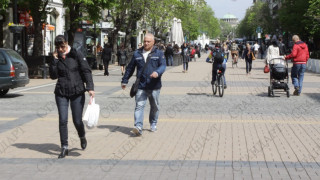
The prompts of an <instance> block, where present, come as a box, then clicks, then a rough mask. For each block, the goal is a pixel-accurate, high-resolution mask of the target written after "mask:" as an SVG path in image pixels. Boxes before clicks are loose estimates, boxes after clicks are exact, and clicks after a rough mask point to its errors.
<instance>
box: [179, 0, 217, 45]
mask: <svg viewBox="0 0 320 180" xmlns="http://www.w3.org/2000/svg"><path fill="white" fill-rule="evenodd" d="M174 14H175V16H176V17H177V18H178V19H181V21H182V29H183V32H184V33H185V34H186V33H188V36H190V40H194V39H197V37H198V35H200V34H202V33H206V35H208V36H209V37H210V38H216V37H217V36H219V34H220V33H221V30H220V26H219V21H218V19H217V18H215V17H214V12H213V11H212V9H211V8H210V7H209V6H208V5H207V4H206V3H205V1H202V0H197V1H189V0H184V1H179V2H178V3H177V6H176V7H175V9H174Z"/></svg>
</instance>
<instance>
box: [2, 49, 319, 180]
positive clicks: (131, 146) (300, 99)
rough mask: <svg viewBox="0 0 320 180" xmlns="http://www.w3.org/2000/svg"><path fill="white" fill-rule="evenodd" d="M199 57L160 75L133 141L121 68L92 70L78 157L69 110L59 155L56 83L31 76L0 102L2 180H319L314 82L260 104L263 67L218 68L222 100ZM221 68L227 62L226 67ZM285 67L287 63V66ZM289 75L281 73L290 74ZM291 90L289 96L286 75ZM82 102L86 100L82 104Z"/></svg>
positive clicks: (264, 90)
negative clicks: (154, 116)
mask: <svg viewBox="0 0 320 180" xmlns="http://www.w3.org/2000/svg"><path fill="white" fill-rule="evenodd" d="M206 56H207V55H206V54H202V56H201V58H198V59H197V60H196V62H194V61H193V62H189V70H188V72H187V73H183V72H182V70H183V68H182V66H181V65H180V66H168V67H167V69H166V71H165V73H164V74H163V77H162V86H163V87H162V89H161V92H160V115H159V122H158V126H157V128H158V130H157V131H156V132H150V131H149V128H150V127H149V123H148V113H149V107H150V106H149V103H148V102H147V105H146V108H145V114H144V129H143V135H142V136H140V137H135V136H133V135H132V134H131V133H130V131H131V129H132V128H133V126H134V124H133V122H134V120H133V115H134V107H135V101H134V99H132V98H130V96H129V90H130V87H131V85H132V83H133V82H134V80H135V76H133V77H131V79H130V81H129V84H128V86H127V87H128V88H127V89H126V90H122V89H121V87H120V81H121V78H122V76H121V71H120V67H119V66H116V65H112V66H111V67H110V70H109V72H110V75H109V76H104V75H103V71H99V70H94V71H93V80H94V84H95V92H96V96H95V97H96V103H97V104H99V105H100V110H101V111H100V119H99V124H98V126H97V127H95V128H93V129H86V137H87V140H88V146H87V148H86V149H85V150H84V151H83V150H81V147H80V140H79V138H78V135H77V134H76V130H75V128H74V126H73V124H72V119H71V114H70V111H69V124H68V126H69V149H70V152H69V155H68V156H66V157H65V158H64V159H58V158H57V157H58V155H59V153H60V141H59V128H58V112H57V107H56V105H55V99H54V94H53V91H54V87H55V86H54V85H55V81H54V80H50V79H31V80H30V84H29V85H28V86H26V87H23V88H18V89H13V90H10V91H9V93H8V94H7V95H6V96H4V97H2V98H0V109H1V117H0V173H1V179H130V180H133V179H217V180H221V179H245V180H247V179H303V180H305V179H314V180H317V179H320V118H319V117H320V108H319V107H320V75H319V74H315V73H310V72H307V73H306V74H305V79H304V84H303V90H302V93H301V95H300V96H290V97H289V98H288V97H287V96H286V94H285V92H284V91H281V92H276V93H275V97H268V86H269V74H265V73H263V68H264V61H263V60H261V59H257V60H255V61H254V62H253V64H252V65H253V68H252V71H251V74H250V75H246V70H245V63H244V60H239V63H238V67H235V68H232V67H231V63H230V62H228V64H227V70H226V74H225V77H226V80H227V89H225V92H224V96H223V97H219V96H218V95H215V96H214V95H213V93H212V87H211V84H210V82H211V68H212V64H210V63H206V62H205V58H206ZM229 61H230V60H229ZM291 66H292V64H291V63H289V67H291ZM289 72H290V69H289ZM289 87H290V93H291V95H292V93H293V87H292V84H291V78H290V81H289ZM88 101H89V96H88V95H87V94H86V104H87V103H88Z"/></svg>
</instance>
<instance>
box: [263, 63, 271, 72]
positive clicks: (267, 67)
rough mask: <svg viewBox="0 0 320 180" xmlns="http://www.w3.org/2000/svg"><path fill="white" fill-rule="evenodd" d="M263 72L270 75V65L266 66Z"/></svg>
mask: <svg viewBox="0 0 320 180" xmlns="http://www.w3.org/2000/svg"><path fill="white" fill-rule="evenodd" d="M263 72H264V73H269V72H270V68H269V65H268V64H266V66H264V69H263Z"/></svg>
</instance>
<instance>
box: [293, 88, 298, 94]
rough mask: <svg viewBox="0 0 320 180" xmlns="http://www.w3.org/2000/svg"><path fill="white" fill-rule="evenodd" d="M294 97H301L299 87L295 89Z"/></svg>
mask: <svg viewBox="0 0 320 180" xmlns="http://www.w3.org/2000/svg"><path fill="white" fill-rule="evenodd" d="M293 95H294V96H298V95H299V87H295V88H294V92H293Z"/></svg>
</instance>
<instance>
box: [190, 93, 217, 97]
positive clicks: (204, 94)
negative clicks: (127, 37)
mask: <svg viewBox="0 0 320 180" xmlns="http://www.w3.org/2000/svg"><path fill="white" fill-rule="evenodd" d="M187 95H189V96H210V97H211V96H212V94H208V93H187Z"/></svg>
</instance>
